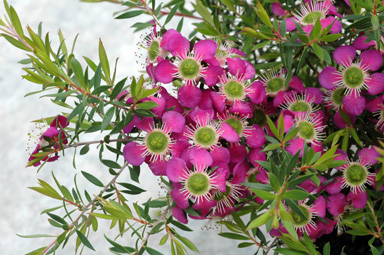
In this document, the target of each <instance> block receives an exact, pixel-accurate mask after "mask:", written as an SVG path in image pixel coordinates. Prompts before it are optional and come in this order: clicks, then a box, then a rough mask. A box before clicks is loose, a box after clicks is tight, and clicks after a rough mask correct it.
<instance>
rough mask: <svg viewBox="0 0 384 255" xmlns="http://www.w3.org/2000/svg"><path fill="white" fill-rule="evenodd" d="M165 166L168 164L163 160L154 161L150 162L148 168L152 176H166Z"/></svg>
mask: <svg viewBox="0 0 384 255" xmlns="http://www.w3.org/2000/svg"><path fill="white" fill-rule="evenodd" d="M167 164H168V162H167V161H165V160H156V161H153V162H150V163H149V164H148V166H149V169H151V171H152V173H153V174H154V175H156V176H164V175H167V171H166V169H167Z"/></svg>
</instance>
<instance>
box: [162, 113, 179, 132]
mask: <svg viewBox="0 0 384 255" xmlns="http://www.w3.org/2000/svg"><path fill="white" fill-rule="evenodd" d="M162 120H163V123H164V124H165V129H166V130H167V131H169V132H175V133H180V132H182V131H184V127H185V118H184V116H183V115H181V114H180V113H178V112H175V111H168V112H165V113H164V114H163V117H162Z"/></svg>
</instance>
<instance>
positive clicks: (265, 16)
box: [255, 1, 273, 29]
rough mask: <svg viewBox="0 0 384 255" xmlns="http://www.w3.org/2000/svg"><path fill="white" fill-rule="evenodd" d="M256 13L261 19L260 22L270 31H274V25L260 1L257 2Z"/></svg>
mask: <svg viewBox="0 0 384 255" xmlns="http://www.w3.org/2000/svg"><path fill="white" fill-rule="evenodd" d="M255 12H256V14H257V16H258V17H259V18H260V20H261V21H262V22H263V23H264V24H265V25H266V26H267V27H269V28H270V29H273V25H272V23H271V19H270V17H269V16H268V14H267V12H266V11H265V9H264V7H263V6H262V5H261V3H260V2H259V1H257V4H256V7H255Z"/></svg>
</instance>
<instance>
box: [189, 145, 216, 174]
mask: <svg viewBox="0 0 384 255" xmlns="http://www.w3.org/2000/svg"><path fill="white" fill-rule="evenodd" d="M189 160H190V161H191V163H192V164H193V165H194V166H196V167H197V168H199V169H205V168H207V167H208V166H211V165H212V163H213V160H212V157H211V154H209V152H208V151H207V150H206V149H203V148H197V147H193V148H191V149H190V152H189Z"/></svg>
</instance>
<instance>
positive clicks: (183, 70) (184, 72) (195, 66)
mask: <svg viewBox="0 0 384 255" xmlns="http://www.w3.org/2000/svg"><path fill="white" fill-rule="evenodd" d="M179 72H180V74H181V76H183V77H184V78H186V79H190V80H193V79H195V78H196V77H197V76H198V75H199V73H200V66H199V63H197V61H196V60H194V59H192V58H187V59H184V60H183V61H182V62H181V63H180V65H179Z"/></svg>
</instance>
